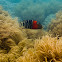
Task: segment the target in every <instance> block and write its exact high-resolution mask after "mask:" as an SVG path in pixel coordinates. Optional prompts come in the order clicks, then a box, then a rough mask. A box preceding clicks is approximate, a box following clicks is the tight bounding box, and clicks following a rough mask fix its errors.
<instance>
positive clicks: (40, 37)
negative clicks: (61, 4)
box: [0, 7, 62, 62]
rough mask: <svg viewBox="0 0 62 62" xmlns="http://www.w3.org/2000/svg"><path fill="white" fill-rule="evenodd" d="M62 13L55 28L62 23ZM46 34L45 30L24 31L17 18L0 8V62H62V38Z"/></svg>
mask: <svg viewBox="0 0 62 62" xmlns="http://www.w3.org/2000/svg"><path fill="white" fill-rule="evenodd" d="M61 13H62V12H59V13H57V15H56V16H57V17H56V19H55V21H56V20H58V21H57V24H56V25H55V26H57V25H59V24H60V25H61V23H62V22H61V16H62V15H61ZM58 15H59V16H58ZM59 21H60V22H59ZM55 23H56V22H55ZM53 24H54V23H53ZM61 26H62V25H61ZM61 26H59V28H61ZM53 28H54V27H53ZM60 32H61V31H60ZM46 34H49V32H45V31H44V30H43V29H41V30H33V29H32V30H31V29H30V30H29V29H22V27H20V26H19V23H18V20H17V18H12V17H11V16H10V14H8V12H7V11H4V10H3V9H1V7H0V62H62V37H59V38H57V37H51V36H50V35H46ZM52 34H54V33H52Z"/></svg>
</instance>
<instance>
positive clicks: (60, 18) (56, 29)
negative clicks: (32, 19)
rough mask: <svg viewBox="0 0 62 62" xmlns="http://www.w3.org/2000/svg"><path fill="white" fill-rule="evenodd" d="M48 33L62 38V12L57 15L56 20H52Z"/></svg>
mask: <svg viewBox="0 0 62 62" xmlns="http://www.w3.org/2000/svg"><path fill="white" fill-rule="evenodd" d="M48 31H49V32H50V33H51V34H52V36H59V37H60V36H62V11H59V12H58V13H56V19H52V21H51V23H50V24H49V27H48Z"/></svg>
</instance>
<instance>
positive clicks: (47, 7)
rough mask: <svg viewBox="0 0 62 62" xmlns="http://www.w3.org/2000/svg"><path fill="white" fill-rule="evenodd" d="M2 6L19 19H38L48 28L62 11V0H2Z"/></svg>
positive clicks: (0, 4) (0, 3)
mask: <svg viewBox="0 0 62 62" xmlns="http://www.w3.org/2000/svg"><path fill="white" fill-rule="evenodd" d="M0 6H2V7H3V9H4V10H6V11H8V12H9V13H10V15H11V16H12V17H18V20H19V21H23V20H37V21H38V22H40V23H41V24H42V25H43V26H44V27H45V28H46V26H47V25H48V24H49V22H50V21H51V19H53V18H55V17H56V13H57V12H58V11H62V0H0Z"/></svg>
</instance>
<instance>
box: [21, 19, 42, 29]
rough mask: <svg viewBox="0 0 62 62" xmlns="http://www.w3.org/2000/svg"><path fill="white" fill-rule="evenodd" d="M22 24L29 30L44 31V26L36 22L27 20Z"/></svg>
mask: <svg viewBox="0 0 62 62" xmlns="http://www.w3.org/2000/svg"><path fill="white" fill-rule="evenodd" d="M20 24H21V26H24V27H25V28H27V29H42V25H41V24H40V23H37V21H36V20H25V21H23V22H21V23H20Z"/></svg>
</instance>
